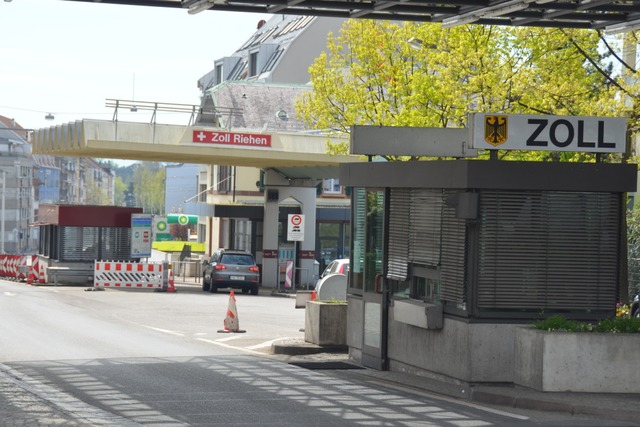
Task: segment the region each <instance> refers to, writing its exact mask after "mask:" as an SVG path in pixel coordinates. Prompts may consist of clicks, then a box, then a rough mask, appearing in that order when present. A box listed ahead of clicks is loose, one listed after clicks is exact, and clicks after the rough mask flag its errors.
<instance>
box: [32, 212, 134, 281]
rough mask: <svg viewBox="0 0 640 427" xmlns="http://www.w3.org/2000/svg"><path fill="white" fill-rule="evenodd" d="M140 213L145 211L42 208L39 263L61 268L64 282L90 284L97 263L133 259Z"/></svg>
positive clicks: (39, 214) (59, 269)
mask: <svg viewBox="0 0 640 427" xmlns="http://www.w3.org/2000/svg"><path fill="white" fill-rule="evenodd" d="M139 213H142V208H128V207H118V206H79V205H40V208H39V210H38V225H39V226H40V242H39V250H38V258H39V262H40V263H44V264H45V265H46V266H47V271H56V269H58V270H57V272H58V274H57V275H58V276H59V278H60V279H61V280H60V281H61V282H63V283H77V284H87V282H88V278H89V276H92V275H93V268H94V261H95V260H118V261H128V260H131V259H132V257H131V215H132V214H139ZM65 274H67V275H68V277H65ZM57 278H58V277H57ZM57 278H56V279H57ZM47 280H49V278H48V277H47Z"/></svg>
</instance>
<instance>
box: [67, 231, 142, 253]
mask: <svg viewBox="0 0 640 427" xmlns="http://www.w3.org/2000/svg"><path fill="white" fill-rule="evenodd" d="M60 242H61V248H60V249H61V251H60V252H61V254H60V255H61V256H60V261H75V262H93V261H95V260H129V259H131V230H130V229H129V228H128V227H60Z"/></svg>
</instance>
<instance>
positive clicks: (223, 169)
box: [218, 165, 231, 193]
mask: <svg viewBox="0 0 640 427" xmlns="http://www.w3.org/2000/svg"><path fill="white" fill-rule="evenodd" d="M229 191H231V166H223V165H219V166H218V192H220V193H228V192H229Z"/></svg>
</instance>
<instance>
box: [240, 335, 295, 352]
mask: <svg viewBox="0 0 640 427" xmlns="http://www.w3.org/2000/svg"><path fill="white" fill-rule="evenodd" d="M293 339H295V338H293V337H284V338H275V339H272V340H270V341H265V342H263V343H260V344H255V345H250V346H248V347H247V348H248V349H250V350H257V349H259V348H265V347H271V346H272V345H273V343H274V342H276V341H282V340H293Z"/></svg>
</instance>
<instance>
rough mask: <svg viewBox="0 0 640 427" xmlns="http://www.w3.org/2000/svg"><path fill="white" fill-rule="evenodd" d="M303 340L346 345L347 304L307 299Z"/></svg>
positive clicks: (318, 343) (320, 343)
mask: <svg viewBox="0 0 640 427" xmlns="http://www.w3.org/2000/svg"><path fill="white" fill-rule="evenodd" d="M304 340H305V341H307V342H310V343H313V344H317V345H346V344H347V304H332V303H325V302H322V301H308V302H307V305H306V308H305V322H304Z"/></svg>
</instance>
